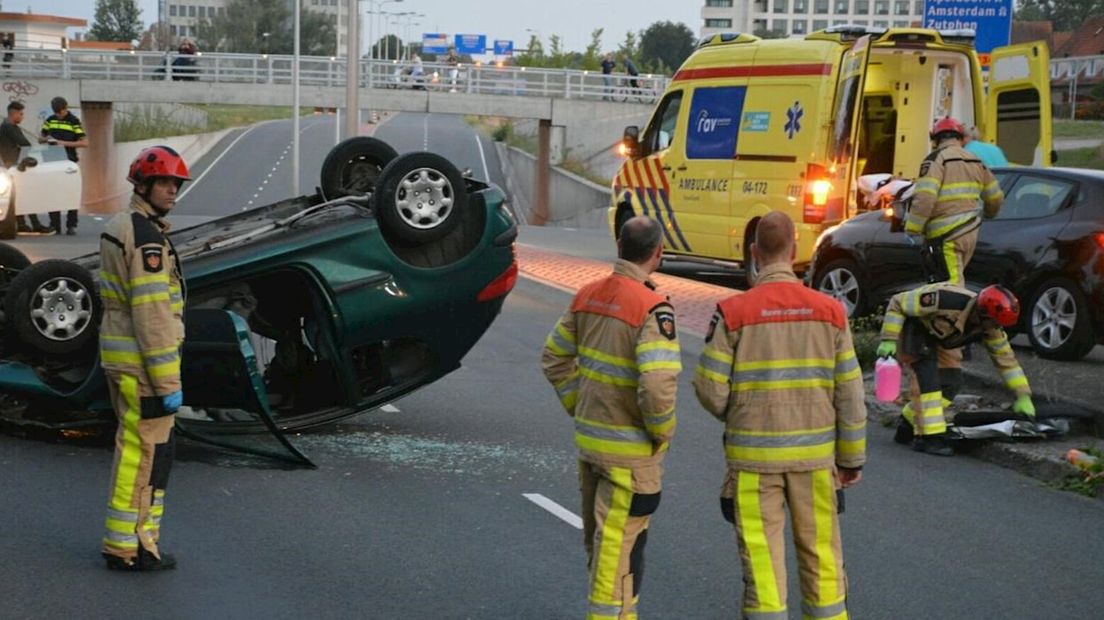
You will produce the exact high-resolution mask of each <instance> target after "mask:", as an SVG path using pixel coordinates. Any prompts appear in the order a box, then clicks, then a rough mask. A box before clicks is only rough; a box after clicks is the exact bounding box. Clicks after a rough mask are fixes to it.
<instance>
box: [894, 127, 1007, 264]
mask: <svg viewBox="0 0 1104 620" xmlns="http://www.w3.org/2000/svg"><path fill="white" fill-rule="evenodd" d="M964 134H965V129H964V128H963V126H962V123H959V122H958V121H956V120H955V119H953V118H950V117H948V118H942V119H939V120H938V121H937V122H936V123H935V125H934V126H933V127H932V130H931V139H932V141H933V142H935V144H936V147H935V150H934V151H932V152H931V153H930V154H929V155H928V156H927V157H926V158H925V159H924V162H923V163H922V164H920V178H919V179H918V180H917V181H916V193H915V195H914V196H913V198H912V206H910V207H909V212H908V219H907V220H906V221H905V232H906V233H909V234H914V235H923V237H924V241H925V243H926V245H927V250H928V252H929V254H930V257H931V258H930V261H929V263H930V264H927V265H926V267H927V268H928V269H929V270H930V273H929V277H930V278H931V281H933V282H944V281H947V282H952V283H954V284H962V283H963V282H964V281H965V279H964V272H965V271H966V265H967V264H968V263H969V262H970V257H972V256H973V255H974V248H975V246H976V245H977V235H978V228H979V227H980V226H981V218H980V217H978V214H977V201H978V199H979V198H980V199H981V200H982V201H983V202H984V203H985V211H984V214H985V217H987V218H992V217H996V215H997V212H998V211H1000V208H1001V204H1002V203H1003V202H1004V192H1002V191H1001V187H1000V184H999V183H998V182H997V179H996V177H994V176H993V173H992V172H990V171H989V169H988V168H986V167H985V164H983V163H981V160H980V159H979V158H978V156H977V155H975V154H973V153H971V152H969V151H967V150H966V149H964V148H963V147H962V138H963V135H964Z"/></svg>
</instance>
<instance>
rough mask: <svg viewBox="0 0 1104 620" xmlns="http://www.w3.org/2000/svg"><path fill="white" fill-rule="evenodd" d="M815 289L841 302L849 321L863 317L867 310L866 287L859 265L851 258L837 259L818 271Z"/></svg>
mask: <svg viewBox="0 0 1104 620" xmlns="http://www.w3.org/2000/svg"><path fill="white" fill-rule="evenodd" d="M813 288H814V289H816V290H817V291H820V292H821V293H824V294H825V295H827V296H829V297H831V298H833V299H836V300H839V302H840V303H841V304H843V309H844V310H845V311H846V312H847V318H849V319H853V318H855V317H858V316H862V313H863V311H864V310H866V292H865V289H866V287H865V285H864V284H863V281H862V277H861V276H860V275H859V266H858V264H857V263H855V261H853V260H851V259H850V258H837V259H836V260H834V261H831V262H829V263H828V264H827V265H825V266H824V268H823V269H817V272H816V276H815V277H814V278H813Z"/></svg>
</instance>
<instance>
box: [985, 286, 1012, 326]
mask: <svg viewBox="0 0 1104 620" xmlns="http://www.w3.org/2000/svg"><path fill="white" fill-rule="evenodd" d="M977 305H978V308H980V309H981V313H982V315H984V316H985V317H987V318H990V319H992V320H994V321H996V323H997V324H998V325H1000V326H1001V327H1012V326H1013V325H1015V324H1016V321H1017V320H1019V318H1020V300H1018V299H1016V296H1015V295H1014V294H1012V291H1010V290H1008V289H1006V288H1004V287H1003V286H1001V285H999V284H993V285H991V286H987V287H985V288H983V289H981V292H980V293H978V299H977Z"/></svg>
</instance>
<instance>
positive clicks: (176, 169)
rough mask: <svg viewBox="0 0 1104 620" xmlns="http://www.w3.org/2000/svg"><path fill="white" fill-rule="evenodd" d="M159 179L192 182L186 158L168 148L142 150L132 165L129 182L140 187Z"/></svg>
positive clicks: (156, 147) (152, 147)
mask: <svg viewBox="0 0 1104 620" xmlns="http://www.w3.org/2000/svg"><path fill="white" fill-rule="evenodd" d="M157 177H169V178H172V179H180V180H181V181H190V180H191V177H190V176H188V164H185V163H184V158H183V157H181V156H180V154H179V153H177V152H176V151H174V150H173V149H171V148H169V147H167V146H151V147H149V148H145V149H142V152H140V153H138V156H137V157H135V158H134V161H133V162H131V164H130V172H129V173H128V174H127V181H130V182H131V183H133V184H134V185H138V184H140V183H143V182H145V181H146V180H148V179H153V178H157Z"/></svg>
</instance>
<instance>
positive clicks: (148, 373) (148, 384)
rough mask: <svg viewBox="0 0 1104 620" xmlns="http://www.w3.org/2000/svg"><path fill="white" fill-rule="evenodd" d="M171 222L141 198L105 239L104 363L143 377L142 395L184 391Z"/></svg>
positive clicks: (179, 285) (180, 301) (180, 289)
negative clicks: (181, 382) (169, 234)
mask: <svg viewBox="0 0 1104 620" xmlns="http://www.w3.org/2000/svg"><path fill="white" fill-rule="evenodd" d="M168 230H169V224H168V222H165V221H164V220H163V219H162V218H161V217H159V216H158V215H157V213H156V212H155V211H154V210H153V207H151V206H150V205H149V203H147V202H146V201H145V200H143V199H142V198H141V197H139V196H137V195H135V196H132V197H131V202H130V210H129V211H124V212H123V213H120V214H118V215H116V216H115V217H113V218H112V219H111V221H110V222H109V223H108V224H107V227H106V228H105V229H104V232H103V234H102V235H101V236H100V297H101V299H102V300H103V306H104V314H103V323H102V324H101V327H100V360H101V363H102V365H103V367H104V370H107V371H115V372H119V373H125V374H129V375H131V376H134V377H136V378H137V379H138V393H139V395H140V396H166V395H168V394H171V393H172V392H175V391H178V390H180V346H181V344H183V342H184V319H183V311H184V282H183V278H182V276H181V272H180V264H179V260H178V258H177V255H176V251H175V250H174V249H173V246H172V244H171V243H170V242H169V240H168V238H167V237H166V236H165V233H166V232H167V231H168Z"/></svg>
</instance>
